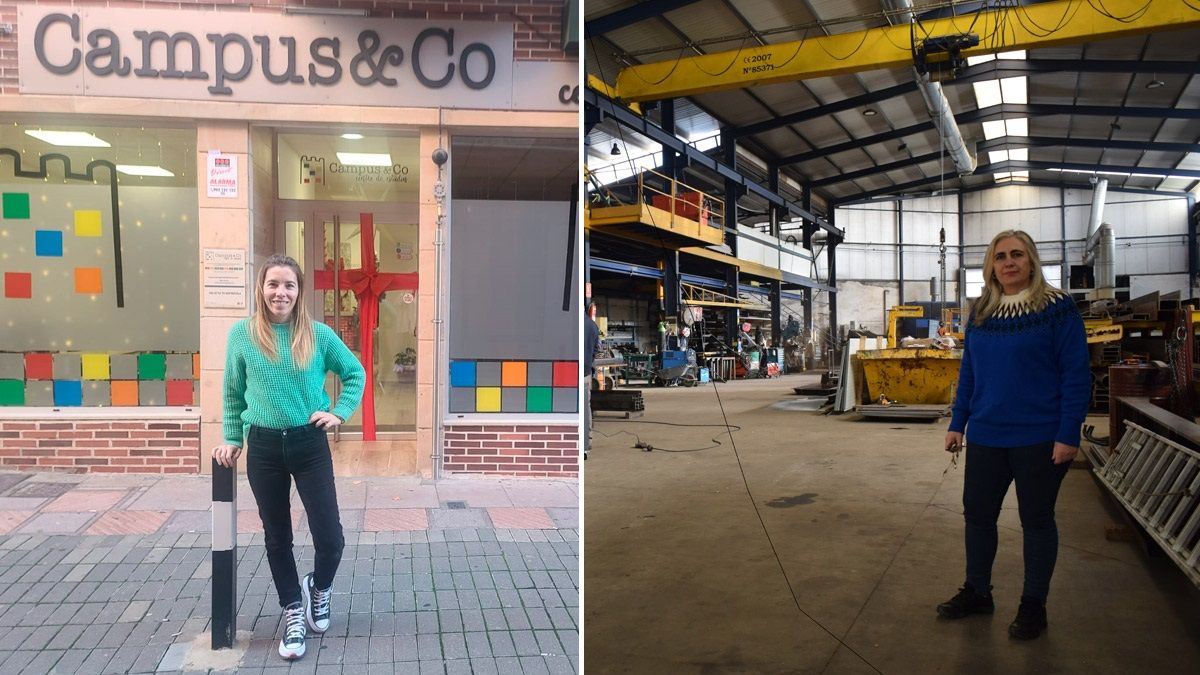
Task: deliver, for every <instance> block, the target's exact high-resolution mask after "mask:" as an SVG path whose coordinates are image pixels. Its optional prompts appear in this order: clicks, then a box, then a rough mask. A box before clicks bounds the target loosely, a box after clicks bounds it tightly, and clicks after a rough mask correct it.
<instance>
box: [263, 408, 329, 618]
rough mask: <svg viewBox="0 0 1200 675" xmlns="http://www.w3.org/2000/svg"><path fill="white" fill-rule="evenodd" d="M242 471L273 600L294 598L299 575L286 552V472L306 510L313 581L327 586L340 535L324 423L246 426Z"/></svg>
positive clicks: (289, 520) (289, 512) (288, 542)
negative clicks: (251, 498)
mask: <svg viewBox="0 0 1200 675" xmlns="http://www.w3.org/2000/svg"><path fill="white" fill-rule="evenodd" d="M246 475H247V477H248V478H249V479H250V489H251V491H253V492H254V501H256V502H257V503H258V515H259V517H261V518H262V524H263V534H264V536H265V538H266V543H267V563H268V564H269V565H270V566H271V578H272V579H274V581H275V590H276V591H277V592H278V593H279V606H280V607H287V606H288V605H290V604H292V603H293V602H300V601H301V595H300V578H299V576H298V575H297V573H296V559H295V558H294V557H293V555H292V508H291V507H292V505H291V490H292V478H293V477H295V479H296V492H298V493H299V494H300V501H301V502H303V503H304V510H305V512H306V513H307V514H308V529H309V530H310V531H311V532H312V538H313V547H314V548H315V549H316V556H315V558H316V559H315V561H314V569H313V583H314V584H315V585H316V587H317V588H321V589H324V588H329V587H330V586H332V585H333V577H334V575H335V574H337V568H338V564H339V563H340V562H341V560H342V549H343V548H344V547H345V543H346V540H345V538H344V537H343V536H342V522H341V519H340V518H339V517H338V505H337V490H336V489H335V487H334V483H333V456H332V455H331V454H330V451H329V439H328V437H327V436H326V433H325V430H324V429H319V428H317V427H315V426H313V425H311V424H308V425H305V426H302V427H292V428H291V429H282V430H280V429H263V428H260V427H250V433H249V435H248V436H247V437H246Z"/></svg>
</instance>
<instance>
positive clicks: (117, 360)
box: [108, 354, 138, 380]
mask: <svg viewBox="0 0 1200 675" xmlns="http://www.w3.org/2000/svg"><path fill="white" fill-rule="evenodd" d="M108 369H109V377H111V378H112V379H114V380H136V379H138V364H137V356H134V355H133V354H113V355H112V356H110V357H108Z"/></svg>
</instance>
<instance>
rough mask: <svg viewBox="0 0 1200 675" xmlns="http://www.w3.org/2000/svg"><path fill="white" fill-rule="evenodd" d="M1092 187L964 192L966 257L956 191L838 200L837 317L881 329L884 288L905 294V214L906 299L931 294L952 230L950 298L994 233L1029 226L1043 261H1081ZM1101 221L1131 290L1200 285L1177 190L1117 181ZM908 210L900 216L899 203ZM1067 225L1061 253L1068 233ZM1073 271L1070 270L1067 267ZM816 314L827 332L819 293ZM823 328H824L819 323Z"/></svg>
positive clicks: (894, 298) (1184, 289)
mask: <svg viewBox="0 0 1200 675" xmlns="http://www.w3.org/2000/svg"><path fill="white" fill-rule="evenodd" d="M1091 200H1092V192H1091V190H1089V189H1070V190H1059V189H1057V188H1044V187H1037V186H1029V185H1005V186H1000V187H996V188H993V189H990V190H984V191H979V192H971V193H968V194H965V195H963V197H962V209H963V214H962V231H963V242H962V243H963V255H962V257H961V259H960V256H959V246H958V244H959V241H958V232H959V224H958V215H957V209H958V196H957V195H947V196H945V197H925V198H919V199H908V200H902V201H900V202H896V201H886V202H872V203H869V204H855V205H849V206H846V207H842V208H839V209H838V210H837V212H836V215H835V222H836V224H837V225H838V227H841V228H843V229H844V230H845V231H846V240H845V241H844V242H843V243H842V244H840V245H839V246H838V248H837V276H838V323H840V324H848V323H849V322H850V321H854V322H855V323H856V324H857V325H861V326H863V327H865V328H868V329H870V330H876V327H882V324H883V319H882V310H881V307H882V302H883V291H884V290H885V289H886V290H888V291H889V293H888V299H887V303H888V305H889V306H891V305H896V304H900V300H901V298H899V297H898V284H897V283H896V279H897V278H899V276H900V275H899V274H898V271H897V270H898V258H899V251H900V246H898V242H897V232H898V230H899V229H900V228H899V226H898V221H899V219H900V218H902V219H903V228H902V230H903V242H902V243H903V258H904V262H903V268H904V275H903V278H904V298H903V301H905V302H913V301H928V300H930V299H931V298H930V294H929V279H930V278H931V277H938V278H939V286H940V272H939V269H938V248H937V244H938V233H939V231H940V230H941V228H942V227H945V230H946V246H947V252H946V267H947V284H946V296H947V298H949V299H950V300H951V301H954V300H955V299H956V297H957V292H958V288H957V280H958V274H957V269H958V268H959V267H960V265H961V266H966V267H971V268H978V267H981V266H982V258H983V254H984V251H985V249H986V247H987V244H988V242H990V241H991V239H992V237H993V236H995V234H996V233H997V232H1000V231H1002V230H1007V229H1022V230H1025V231H1026V232H1028V233H1029V234H1030V236H1032V237H1033V238H1034V240H1035V241H1037V242H1038V244H1039V245H1038V252H1039V255H1040V256H1041V258H1042V261H1043V263H1044V264H1047V265H1053V266H1056V267H1058V268H1059V269H1062V268H1063V267H1064V264H1063V263H1064V260H1065V262H1066V263H1067V264H1081V262H1082V256H1083V240H1084V238H1085V237H1086V234H1087V232H1086V230H1087V221H1088V216H1089V212H1090V209H1091ZM1105 202H1106V205H1105V210H1104V218H1103V220H1104V222H1106V223H1109V224H1111V225H1112V226H1113V229H1114V231H1115V232H1116V235H1117V274H1128V275H1130V293H1131V295H1132V296H1133V297H1137V296H1139V295H1144V294H1146V293H1149V292H1152V291H1156V290H1157V291H1161V292H1168V291H1173V290H1178V291H1180V293H1181V295H1182V296H1183V297H1185V298H1187V297H1191V296H1193V295H1196V294H1198V293H1200V289H1191V288H1189V287H1188V279H1187V200H1186V198H1184V197H1182V196H1179V197H1176V196H1174V195H1166V194H1163V195H1147V194H1140V193H1125V192H1120V191H1117V190H1113V189H1110V190H1109V191H1108V194H1107V198H1106V200H1105ZM898 209H899V210H902V212H903V213H902V215H900V214H898V213H897V211H898ZM1064 229H1065V232H1066V238H1065V249H1066V255H1065V258H1064V236H1063V232H1064ZM826 267H827V265H826V263H825V255H824V254H821V255H819V256H818V258H817V269H818V277H819V278H820V279H826V278H828V272H827V269H826ZM1062 275H1063V277H1062V278H1063V279H1066V278H1067V270H1065V269H1064V270H1063V272H1062ZM814 315H815V316H816V320H817V321H818V322H823V324H822V326H823V329H824V330H826V331H827V330H828V296H827V294H824V293H821V294H817V296H816V299H815V301H814ZM818 333H820V331H818Z"/></svg>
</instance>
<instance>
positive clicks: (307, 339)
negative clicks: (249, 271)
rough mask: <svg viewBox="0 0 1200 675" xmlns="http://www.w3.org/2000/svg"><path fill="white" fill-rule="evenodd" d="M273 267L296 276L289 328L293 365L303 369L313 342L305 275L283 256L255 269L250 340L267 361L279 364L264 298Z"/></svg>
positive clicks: (308, 358)
mask: <svg viewBox="0 0 1200 675" xmlns="http://www.w3.org/2000/svg"><path fill="white" fill-rule="evenodd" d="M276 267H286V268H288V269H290V270H292V272H293V273H295V275H296V289H297V293H296V303H295V304H294V305H292V316H291V318H290V319H289V321H288V323H290V324H291V325H292V345H291V351H292V365H294V366H295V367H296V368H304V367H305V366H307V365H308V362H309V361H310V360H311V359H312V355H313V351H315V349H316V346H315V343H316V340H315V338H314V337H313V322H312V318H311V317H309V315H308V308H307V307H305V305H304V271H303V270H301V269H300V263H298V262H296V261H295V260H293V259H292V258H289V257H288V256H286V255H273V256H271V257H269V258H267V260H266V262H264V263H263V264H262V267H260V268H259V269H258V281H257V282H256V283H255V284H254V308H255V309H254V315H253V316H252V317H250V339H252V340H253V341H254V344H255V345H256V346H257V347H258V348H259V349H260V350H262V353H263V354H266V356H267V358H268V359H270V360H272V361H278V360H279V358H280V357H279V353H278V352H276V351H275V329H274V328H272V327H271V319H270V318H269V317H268V316H267V314H268V310H267V299H266V298H265V297H264V296H263V285H264V284H266V282H267V272H269V271H270V270H272V269H274V268H276Z"/></svg>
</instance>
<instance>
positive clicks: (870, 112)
mask: <svg viewBox="0 0 1200 675" xmlns="http://www.w3.org/2000/svg"><path fill="white" fill-rule="evenodd" d="M878 114H879V113H878V112H876V111H875V109H874V108H867V109H866V110H864V111H863V117H874V116H876V115H878Z"/></svg>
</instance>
